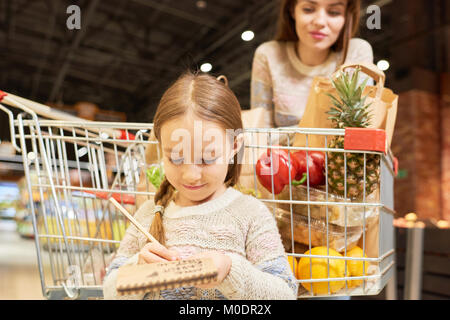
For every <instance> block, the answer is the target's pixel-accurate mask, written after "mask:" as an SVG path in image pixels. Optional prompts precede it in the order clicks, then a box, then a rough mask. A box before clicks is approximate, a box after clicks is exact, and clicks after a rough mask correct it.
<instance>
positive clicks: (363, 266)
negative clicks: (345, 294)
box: [347, 247, 370, 288]
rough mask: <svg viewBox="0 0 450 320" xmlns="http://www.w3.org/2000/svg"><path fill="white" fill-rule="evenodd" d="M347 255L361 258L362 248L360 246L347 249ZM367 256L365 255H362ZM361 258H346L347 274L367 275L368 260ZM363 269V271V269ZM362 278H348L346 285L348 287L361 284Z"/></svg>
mask: <svg viewBox="0 0 450 320" xmlns="http://www.w3.org/2000/svg"><path fill="white" fill-rule="evenodd" d="M347 257H355V258H362V257H363V250H362V249H361V248H360V247H354V248H353V249H352V250H350V251H347ZM364 257H365V258H367V255H364ZM363 262H364V261H362V260H347V270H348V271H347V276H350V277H361V276H364V275H367V271H368V269H369V264H370V263H369V261H365V263H363ZM364 270H365V271H364ZM362 282H363V280H348V281H347V285H348V287H349V288H354V287H357V286H359V285H361V284H362Z"/></svg>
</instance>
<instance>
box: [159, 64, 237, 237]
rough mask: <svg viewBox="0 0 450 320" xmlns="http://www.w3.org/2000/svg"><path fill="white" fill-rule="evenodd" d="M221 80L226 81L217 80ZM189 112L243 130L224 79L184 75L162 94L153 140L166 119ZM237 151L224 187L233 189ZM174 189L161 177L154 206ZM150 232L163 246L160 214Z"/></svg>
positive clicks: (165, 200)
mask: <svg viewBox="0 0 450 320" xmlns="http://www.w3.org/2000/svg"><path fill="white" fill-rule="evenodd" d="M221 78H223V79H224V80H225V82H222V81H220V79H221ZM188 112H192V113H193V114H194V115H196V116H198V117H200V118H201V119H204V120H208V121H213V122H216V123H218V124H219V125H220V126H222V127H223V128H224V129H225V130H226V129H233V130H234V132H238V131H239V130H242V128H243V126H242V118H241V106H240V104H239V101H238V99H237V98H236V96H235V95H234V93H233V91H231V89H230V88H229V87H228V81H227V79H226V78H225V77H223V76H221V77H219V78H217V79H216V78H214V77H212V76H210V75H207V74H198V73H192V72H187V73H185V74H183V75H182V76H181V77H179V78H178V79H177V80H176V81H175V82H174V83H173V84H172V85H171V86H170V88H169V89H167V91H166V92H165V93H164V94H163V96H162V98H161V101H160V103H159V105H158V108H157V110H156V114H155V117H154V120H153V130H154V133H155V137H156V139H157V140H158V142H159V143H161V127H162V126H163V125H164V123H166V122H167V121H169V120H173V119H175V118H177V117H181V116H183V115H185V114H186V113H188ZM240 156H241V152H237V153H236V155H235V156H234V161H232V162H231V163H230V164H229V165H228V172H227V175H226V178H225V185H226V186H227V187H232V186H234V185H235V184H236V183H237V181H238V179H239V175H240V173H241V164H240V161H238V159H239V157H240ZM174 192H175V189H174V187H173V186H172V185H171V184H170V182H169V181H168V180H167V178H164V180H163V182H162V183H161V186H160V187H159V189H158V190H157V192H156V194H155V205H157V206H161V207H163V208H165V207H166V206H167V204H168V203H169V202H170V200H171V199H172V197H173V195H174ZM150 233H151V234H152V235H153V236H154V237H155V238H156V240H158V241H159V242H160V243H161V244H164V243H165V237H164V229H163V224H162V212H156V213H155V217H154V218H153V222H152V225H151V227H150Z"/></svg>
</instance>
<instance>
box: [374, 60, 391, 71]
mask: <svg viewBox="0 0 450 320" xmlns="http://www.w3.org/2000/svg"><path fill="white" fill-rule="evenodd" d="M377 67H378V69H380V70H381V71H386V70H387V69H389V62H388V61H386V60H380V61H378V63H377Z"/></svg>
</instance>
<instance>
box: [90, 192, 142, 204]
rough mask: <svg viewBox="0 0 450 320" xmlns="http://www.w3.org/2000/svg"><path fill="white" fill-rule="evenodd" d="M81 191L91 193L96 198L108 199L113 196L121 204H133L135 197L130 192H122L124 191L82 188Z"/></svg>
mask: <svg viewBox="0 0 450 320" xmlns="http://www.w3.org/2000/svg"><path fill="white" fill-rule="evenodd" d="M83 192H86V193H89V194H93V195H94V196H96V197H97V198H100V199H103V200H108V199H109V198H110V197H112V198H114V200H116V201H117V202H120V203H123V204H135V198H134V196H132V195H130V194H124V193H113V194H111V193H110V192H106V191H90V190H83Z"/></svg>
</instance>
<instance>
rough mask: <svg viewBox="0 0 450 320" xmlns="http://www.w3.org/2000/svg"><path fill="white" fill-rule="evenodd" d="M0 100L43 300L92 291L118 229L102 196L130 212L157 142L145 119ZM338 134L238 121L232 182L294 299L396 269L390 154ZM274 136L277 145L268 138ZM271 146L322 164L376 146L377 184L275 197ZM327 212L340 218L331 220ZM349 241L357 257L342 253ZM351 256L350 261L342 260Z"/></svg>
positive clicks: (364, 284)
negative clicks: (270, 225)
mask: <svg viewBox="0 0 450 320" xmlns="http://www.w3.org/2000/svg"><path fill="white" fill-rule="evenodd" d="M3 102H4V103H5V104H8V105H9V106H12V107H14V108H17V109H19V110H21V111H22V112H21V113H19V114H18V115H16V116H14V114H13V113H12V111H11V110H10V108H7V107H5V106H3V105H0V109H1V110H2V111H4V112H6V113H7V114H8V116H9V120H10V130H11V140H12V143H13V145H14V146H15V148H16V150H17V151H18V152H19V153H20V154H21V155H22V159H23V166H24V172H25V177H26V180H27V188H28V193H29V197H30V210H31V214H32V219H33V228H34V233H35V242H36V250H37V258H38V266H39V272H40V278H41V285H42V291H43V294H44V296H45V297H47V298H48V299H62V298H70V299H75V298H78V299H85V298H101V297H102V281H103V277H104V275H105V273H106V271H107V268H108V265H109V263H110V262H111V260H112V259H113V257H114V254H115V251H116V250H117V248H118V246H119V244H120V240H121V239H122V237H123V235H124V232H125V230H126V227H127V222H126V221H125V219H124V217H123V216H122V215H121V214H120V213H119V212H118V211H117V210H116V208H114V207H113V206H112V205H111V204H110V202H109V201H107V198H109V197H111V196H112V197H114V198H115V199H116V200H117V201H118V202H119V203H121V204H122V205H123V206H125V207H126V208H127V210H128V211H129V212H130V213H133V212H135V211H136V210H137V208H138V206H139V204H140V203H142V201H143V200H145V199H151V198H152V197H153V196H154V194H155V187H154V186H152V184H151V183H150V182H149V180H148V179H147V178H146V172H147V170H148V169H150V168H152V166H155V165H156V166H158V165H159V164H160V163H161V155H160V154H159V149H158V148H157V141H155V140H154V139H151V135H150V132H151V129H152V127H153V126H152V124H150V123H117V122H94V121H86V120H82V119H79V118H76V117H71V116H68V118H66V117H65V116H62V114H56V115H55V114H53V113H52V112H51V111H50V110H49V109H45V106H43V105H39V104H36V103H34V102H31V101H28V100H25V99H22V98H19V97H15V96H12V95H6V96H4V97H3ZM36 107H38V110H37V108H36ZM39 108H40V109H39ZM42 110H44V111H45V112H44V114H43V115H42ZM36 111H40V112H39V113H38V112H36ZM38 114H41V117H38ZM58 117H59V119H58ZM61 117H62V118H64V119H61ZM49 118H50V119H49ZM295 134H301V135H322V136H324V138H325V144H324V146H323V147H321V148H311V147H308V146H304V147H294V146H292V143H291V139H292V137H293V135H295ZM347 134H348V133H347V132H346V131H345V130H337V129H336V130H332V129H329V130H325V129H300V128H278V129H245V136H246V138H245V149H246V153H247V154H248V155H250V157H247V159H246V161H248V162H247V163H246V164H245V165H246V168H247V169H248V170H247V173H248V172H250V171H251V172H252V173H251V175H247V176H246V177H245V176H243V177H242V180H241V181H240V182H241V183H239V184H238V185H237V186H236V188H238V189H240V190H241V191H242V192H247V193H252V194H253V195H254V196H256V197H257V198H259V199H260V200H261V201H263V202H264V203H265V204H266V205H267V207H268V208H269V209H270V210H271V211H272V212H273V214H274V217H275V218H276V219H277V222H278V226H279V228H280V233H281V235H282V238H283V241H284V245H285V248H286V253H287V256H288V257H289V259H290V261H291V263H292V267H293V271H294V273H295V274H296V276H297V281H298V282H299V283H300V284H301V285H300V286H299V287H300V289H299V293H298V297H299V298H308V297H313V296H314V297H315V296H328V297H329V296H340V295H346V296H348V295H374V294H377V293H379V292H380V291H381V290H382V289H383V287H384V286H385V285H386V283H387V281H388V280H389V279H390V277H391V276H392V275H393V272H394V270H395V268H393V265H394V256H395V252H394V236H393V235H394V231H393V230H394V229H393V225H392V222H393V214H394V210H393V207H394V203H393V179H394V175H395V172H394V169H395V166H394V165H395V162H394V158H393V156H392V154H391V153H390V151H389V150H386V152H380V151H373V150H358V151H354V150H347V149H345V150H344V149H336V148H329V147H328V144H327V139H328V138H327V137H330V136H344V137H345V136H346V135H347ZM261 136H263V137H264V138H263V139H261ZM274 137H277V139H274ZM280 137H281V140H280ZM279 141H285V145H284V146H280V145H277V143H279ZM328 141H329V140H328ZM280 148H282V149H284V150H287V151H289V152H294V151H297V150H305V151H307V152H312V151H322V152H324V153H325V156H326V157H325V161H326V163H328V161H329V157H330V155H332V154H333V153H342V154H343V155H344V159H345V157H347V156H348V155H349V154H353V153H354V154H358V155H360V156H361V157H362V158H363V159H364V170H365V165H366V157H367V156H368V155H369V154H378V155H379V157H380V159H381V160H380V183H379V187H378V188H377V190H378V191H377V193H376V195H375V196H374V195H371V196H369V195H366V194H365V192H364V196H363V198H362V199H360V200H358V201H355V200H349V199H347V198H346V197H341V198H339V197H337V196H336V195H333V194H332V193H331V192H330V190H329V187H328V184H325V186H324V187H322V189H317V188H313V187H312V186H310V183H309V178H308V179H307V181H306V184H305V185H303V186H300V187H299V186H293V185H292V184H291V183H289V184H288V185H287V186H286V187H285V190H283V196H279V195H275V194H274V193H273V192H270V191H271V190H267V189H265V188H263V187H262V186H261V184H260V182H259V180H258V177H257V174H256V170H255V167H256V162H257V160H258V158H259V156H260V155H261V154H262V153H263V152H266V151H267V150H269V152H270V150H275V149H280ZM149 150H151V151H152V153H151V154H150V155H149ZM289 154H290V153H289ZM289 165H292V163H291V159H289ZM327 168H328V166H327V165H325V171H326V172H325V175H327V174H328V172H327V170H328V169H327ZM249 170H250V171H249ZM344 177H346V175H344ZM245 179H246V180H245ZM272 179H273V176H272ZM290 180H293V177H290ZM364 181H365V180H364ZM289 182H291V181H289ZM346 186H347V182H345V188H347V187H346ZM272 188H273V180H272ZM299 188H300V189H301V191H298V190H300V189H299ZM250 189H252V190H251V191H249V190H250ZM364 190H365V189H364ZM272 191H273V190H272ZM336 212H338V216H339V219H340V220H339V223H337V222H336V221H337V220H336V221H335V220H333V213H336ZM355 221H356V222H355ZM374 234H375V235H376V236H375V237H374V236H373V235H374ZM356 245H359V246H360V247H361V249H362V252H363V255H362V256H359V257H358V256H353V257H350V256H348V255H347V253H348V252H350V250H351V249H352V248H353V247H355V246H356ZM315 247H322V248H323V249H322V251H321V253H320V254H318V255H311V254H307V253H306V251H309V252H311V250H312V249H314V248H315ZM333 251H339V252H340V253H339V255H334V254H333V253H332V252H333ZM297 259H300V260H297ZM355 262H357V263H356V265H357V266H356V267H350V266H351V265H354V263H355ZM358 262H359V264H358ZM361 265H362V273H361V274H358V275H356V276H355V275H354V274H353V269H354V268H358V267H359V268H361ZM367 265H369V266H370V268H367ZM352 268H353V269H352ZM300 269H301V272H298V271H299V270H300ZM317 270H320V271H317ZM338 271H339V272H338ZM355 284H357V285H355ZM311 285H312V287H311ZM316 287H317V288H320V290H319V289H317V290H316ZM337 288H338V289H337Z"/></svg>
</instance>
